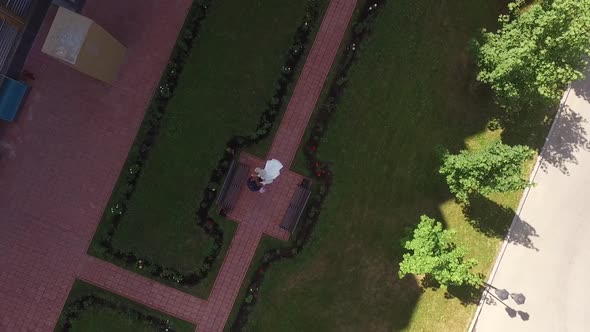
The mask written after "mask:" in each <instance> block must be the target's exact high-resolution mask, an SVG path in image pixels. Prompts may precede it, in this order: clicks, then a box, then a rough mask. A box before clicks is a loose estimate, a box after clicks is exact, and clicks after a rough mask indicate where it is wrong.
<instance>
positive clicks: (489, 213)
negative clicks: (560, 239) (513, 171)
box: [463, 194, 539, 251]
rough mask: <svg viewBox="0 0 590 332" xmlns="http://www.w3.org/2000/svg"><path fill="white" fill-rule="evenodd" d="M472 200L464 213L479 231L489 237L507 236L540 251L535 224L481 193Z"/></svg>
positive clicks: (511, 241)
mask: <svg viewBox="0 0 590 332" xmlns="http://www.w3.org/2000/svg"><path fill="white" fill-rule="evenodd" d="M470 202H471V204H470V205H468V206H465V207H464V209H463V213H464V214H465V216H466V217H467V220H468V221H469V223H470V224H471V225H472V226H473V227H474V228H475V229H476V230H477V231H479V232H481V233H483V234H484V235H486V236H488V237H495V238H506V240H507V241H508V242H510V243H514V244H517V245H521V246H523V247H525V248H529V249H533V250H536V251H539V249H537V248H536V247H535V244H534V241H533V237H539V234H537V231H536V230H535V228H534V227H533V226H531V225H530V224H529V223H527V222H526V221H524V220H522V219H520V217H519V216H515V212H514V210H512V209H510V208H507V207H504V206H501V205H499V204H497V203H496V202H494V201H492V200H490V199H489V198H487V197H485V196H483V195H479V194H478V195H474V196H473V197H472V198H471V199H470ZM513 221H514V222H513ZM510 225H512V229H510ZM509 229H510V231H509Z"/></svg>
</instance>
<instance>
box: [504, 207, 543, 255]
mask: <svg viewBox="0 0 590 332" xmlns="http://www.w3.org/2000/svg"><path fill="white" fill-rule="evenodd" d="M515 218H516V220H515V221H514V224H513V225H512V229H511V230H510V233H508V237H507V240H508V242H510V243H514V244H518V245H521V246H523V247H525V248H529V249H533V250H535V251H539V249H538V248H537V247H535V243H534V241H533V237H539V234H537V231H536V230H535V228H534V227H533V226H531V224H529V223H527V222H526V221H524V220H522V219H520V217H519V216H515Z"/></svg>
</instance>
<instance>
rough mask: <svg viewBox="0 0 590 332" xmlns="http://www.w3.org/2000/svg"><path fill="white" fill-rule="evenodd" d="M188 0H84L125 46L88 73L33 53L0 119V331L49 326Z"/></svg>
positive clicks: (79, 261) (47, 21)
mask: <svg viewBox="0 0 590 332" xmlns="http://www.w3.org/2000/svg"><path fill="white" fill-rule="evenodd" d="M191 2H192V1H191V0H169V1H158V0H150V1H146V0H124V1H120V0H87V1H86V6H85V8H84V12H83V14H85V15H86V16H88V17H90V18H92V19H94V20H95V21H96V22H97V23H98V24H100V25H101V26H103V27H104V28H105V29H106V30H107V31H109V32H111V33H112V34H113V35H114V36H115V37H116V38H118V39H119V40H120V41H121V42H123V43H124V44H125V45H126V46H127V47H128V52H127V60H126V62H125V64H124V65H123V67H122V68H121V72H120V77H119V78H118V79H117V81H116V82H114V83H113V84H112V85H108V84H104V83H102V82H99V81H95V80H93V79H91V78H89V77H88V76H85V75H83V74H81V73H79V72H77V71H75V70H73V69H70V68H69V67H67V66H65V65H64V64H62V63H60V62H58V61H57V60H54V59H51V58H49V57H48V56H46V55H44V54H42V53H41V52H40V48H41V45H42V43H43V40H44V38H45V36H46V35H47V31H48V28H49V25H50V24H51V22H52V21H53V17H54V15H55V8H53V9H52V10H51V12H50V13H49V14H48V16H47V17H46V19H45V22H44V26H43V28H42V30H41V32H40V33H39V35H38V36H37V39H36V41H35V44H34V46H33V49H32V51H31V53H30V55H29V58H28V59H27V61H26V64H25V68H26V69H27V70H28V71H30V72H33V73H34V74H35V76H36V79H35V81H33V82H31V83H32V90H31V92H30V94H29V96H28V98H27V102H26V104H25V106H24V109H22V110H21V112H20V114H19V117H18V119H17V121H16V122H15V123H1V124H0V331H2V332H3V331H10V332H12V331H52V330H53V327H54V325H55V322H56V321H57V318H58V316H59V314H60V311H61V308H62V306H63V304H64V302H65V299H66V297H67V295H68V292H69V290H70V288H71V286H72V284H73V281H74V279H75V277H76V274H77V271H78V268H79V267H80V266H81V264H83V263H84V261H85V253H86V248H87V246H88V243H89V241H90V239H91V238H92V235H93V233H94V231H95V229H96V225H97V223H98V222H99V220H100V217H101V214H102V212H103V210H104V207H105V205H106V203H107V200H108V199H109V196H110V193H111V190H112V188H113V185H114V183H115V181H116V179H117V176H118V174H119V172H120V169H121V167H122V165H123V162H124V161H125V158H126V155H127V152H128V151H129V148H130V146H131V144H132V142H133V138H134V137H135V134H136V132H137V129H138V127H139V124H140V122H141V119H142V118H143V115H144V113H145V110H146V107H147V105H148V102H149V99H150V97H151V95H152V93H153V91H154V88H155V86H156V85H157V83H158V80H159V78H160V76H161V73H162V70H163V69H164V66H165V64H166V63H167V60H168V57H169V54H170V51H171V49H172V46H173V44H174V42H175V40H176V36H177V34H178V31H179V30H180V27H181V25H182V23H183V21H184V17H185V16H186V12H187V9H188V8H189V6H190V4H191Z"/></svg>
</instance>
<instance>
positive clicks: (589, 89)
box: [571, 70, 590, 102]
mask: <svg viewBox="0 0 590 332" xmlns="http://www.w3.org/2000/svg"><path fill="white" fill-rule="evenodd" d="M584 74H585V75H586V77H590V70H586V72H585V73H584ZM571 88H572V90H573V93H575V94H576V96H578V97H580V98H582V99H584V100H585V101H587V102H590V80H584V79H581V80H578V81H575V82H572V84H571Z"/></svg>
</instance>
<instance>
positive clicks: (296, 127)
mask: <svg viewBox="0 0 590 332" xmlns="http://www.w3.org/2000/svg"><path fill="white" fill-rule="evenodd" d="M355 5H356V0H337V1H336V0H333V1H330V5H329V7H328V11H327V12H326V15H325V16H324V20H323V22H322V25H321V27H320V30H319V32H318V34H317V36H316V38H315V40H314V43H313V46H312V48H311V51H310V52H309V55H308V56H307V60H306V62H305V66H304V67H303V71H302V72H301V76H300V77H299V80H298V81H297V85H296V87H295V91H294V93H293V96H292V97H291V100H290V101H289V105H288V106H287V111H286V113H285V116H284V117H283V120H282V121H281V124H280V127H279V130H278V131H277V134H276V136H275V139H274V141H273V144H272V147H271V149H270V152H269V153H268V159H271V158H274V159H278V160H280V161H281V162H282V163H283V165H285V167H286V168H289V167H290V166H291V162H293V158H294V157H295V154H296V153H297V148H298V147H299V143H300V142H301V138H302V137H303V134H304V133H305V128H306V127H307V123H308V122H309V118H310V117H311V113H313V110H314V108H315V105H316V103H317V100H318V98H319V96H320V94H321V92H322V87H323V85H324V81H325V80H326V78H327V77H328V72H329V71H330V67H331V66H332V62H334V59H335V57H336V53H337V52H338V47H339V46H340V42H341V41H342V38H343V37H344V33H345V32H346V27H347V26H348V22H349V21H350V18H351V16H352V13H353V12H354V7H355Z"/></svg>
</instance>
